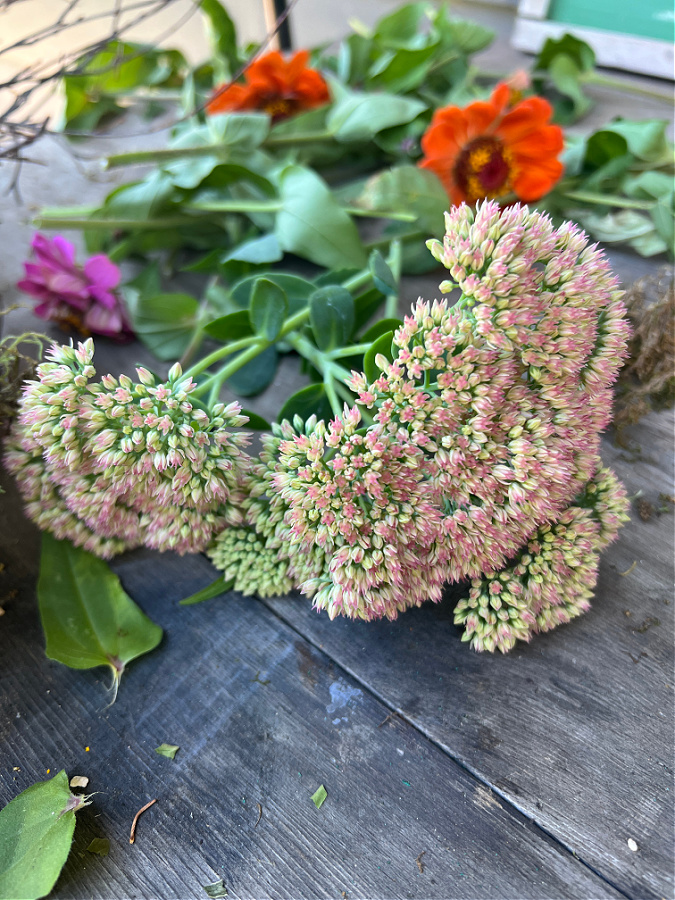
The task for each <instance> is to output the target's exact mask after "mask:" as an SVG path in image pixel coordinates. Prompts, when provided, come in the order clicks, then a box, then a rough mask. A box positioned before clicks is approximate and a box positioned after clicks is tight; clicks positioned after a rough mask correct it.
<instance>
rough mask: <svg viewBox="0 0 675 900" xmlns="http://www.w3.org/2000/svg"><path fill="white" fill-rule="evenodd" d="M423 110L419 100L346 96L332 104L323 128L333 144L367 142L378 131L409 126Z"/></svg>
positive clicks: (381, 95) (382, 94)
mask: <svg viewBox="0 0 675 900" xmlns="http://www.w3.org/2000/svg"><path fill="white" fill-rule="evenodd" d="M426 108H427V107H426V105H425V104H424V103H422V102H421V101H420V100H414V99H411V98H408V97H397V96H396V95H395V94H386V93H384V92H382V93H356V92H350V93H349V94H347V95H346V96H345V97H344V98H343V99H342V100H340V101H338V103H336V104H335V106H334V107H333V108H332V110H331V112H330V115H329V116H328V120H327V122H326V124H327V126H328V129H329V131H330V132H331V133H332V135H333V137H334V138H335V140H336V141H339V142H349V141H370V140H372V139H373V137H374V135H376V134H377V133H378V131H382V130H383V129H385V128H391V127H392V126H394V125H403V124H405V123H407V122H412V120H413V119H415V118H416V117H417V116H418V115H419V114H420V113H421V112H424V110H425V109H426ZM390 209H391V207H390Z"/></svg>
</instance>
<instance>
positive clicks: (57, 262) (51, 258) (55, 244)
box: [31, 234, 75, 269]
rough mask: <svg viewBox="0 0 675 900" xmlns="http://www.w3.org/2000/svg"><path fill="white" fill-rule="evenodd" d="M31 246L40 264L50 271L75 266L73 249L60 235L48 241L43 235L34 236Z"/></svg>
mask: <svg viewBox="0 0 675 900" xmlns="http://www.w3.org/2000/svg"><path fill="white" fill-rule="evenodd" d="M31 246H32V248H33V250H34V252H35V255H36V256H37V258H38V259H39V260H40V262H41V263H42V264H43V265H46V266H48V267H49V268H50V269H63V268H71V267H73V266H74V265H75V247H74V246H73V245H72V244H71V243H70V241H67V240H66V239H65V238H64V237H61V235H57V236H56V237H55V238H53V240H51V241H50V240H49V238H46V237H45V236H44V235H43V234H36V235H35V237H34V238H33V241H32V243H31Z"/></svg>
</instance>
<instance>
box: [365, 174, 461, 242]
mask: <svg viewBox="0 0 675 900" xmlns="http://www.w3.org/2000/svg"><path fill="white" fill-rule="evenodd" d="M359 205H360V206H362V207H363V208H364V209H369V210H371V211H373V212H377V211H378V210H391V209H404V210H406V212H411V213H414V214H415V215H416V216H417V221H416V223H415V224H416V225H417V227H418V228H419V229H420V231H423V232H428V233H429V234H432V235H434V236H436V237H440V236H441V235H442V234H443V232H444V219H443V213H444V212H445V211H446V210H447V209H448V208H449V206H450V201H449V200H448V195H447V194H446V193H445V189H444V188H443V185H442V184H441V182H440V181H439V180H438V178H437V177H436V175H434V173H433V172H428V171H426V170H425V169H419V168H418V167H417V166H407V165H406V166H397V167H396V168H393V169H389V170H388V171H384V172H380V173H378V174H377V175H375V176H373V178H371V179H370V181H369V182H368V183H367V185H366V188H365V190H364V192H363V194H362V195H361V197H360V198H359Z"/></svg>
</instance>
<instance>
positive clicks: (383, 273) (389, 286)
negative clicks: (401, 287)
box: [368, 250, 398, 296]
mask: <svg viewBox="0 0 675 900" xmlns="http://www.w3.org/2000/svg"><path fill="white" fill-rule="evenodd" d="M368 265H369V266H370V271H371V272H372V273H373V281H374V282H375V287H376V288H377V289H378V290H379V291H382V293H383V294H385V296H386V295H387V294H398V284H397V283H396V278H394V273H393V272H392V271H391V269H390V268H389V266H388V265H387V263H386V262H385V261H384V257H383V256H382V254H381V253H380V251H379V250H373V252H372V253H371V254H370V259H369V260H368Z"/></svg>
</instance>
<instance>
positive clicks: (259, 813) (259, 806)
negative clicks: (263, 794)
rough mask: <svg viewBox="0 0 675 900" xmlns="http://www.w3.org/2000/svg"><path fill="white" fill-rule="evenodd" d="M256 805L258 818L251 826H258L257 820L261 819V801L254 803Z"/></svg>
mask: <svg viewBox="0 0 675 900" xmlns="http://www.w3.org/2000/svg"><path fill="white" fill-rule="evenodd" d="M256 806H257V807H258V818H257V819H256V820H255V825H254V826H253V827H254V828H257V827H258V822H259V821H260V820H261V819H262V812H263V810H262V804H261V803H256Z"/></svg>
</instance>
